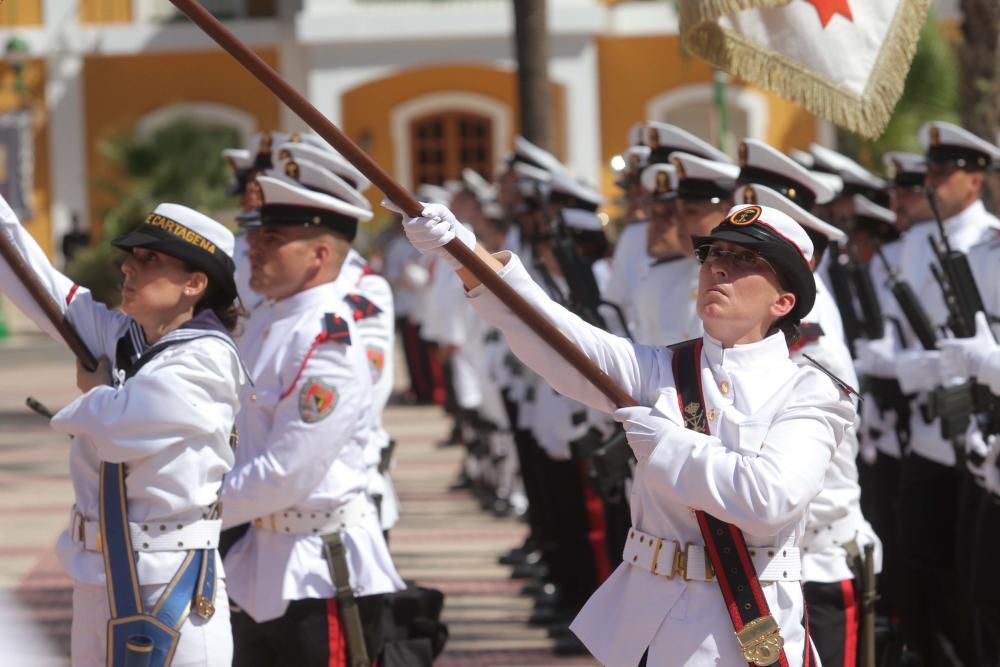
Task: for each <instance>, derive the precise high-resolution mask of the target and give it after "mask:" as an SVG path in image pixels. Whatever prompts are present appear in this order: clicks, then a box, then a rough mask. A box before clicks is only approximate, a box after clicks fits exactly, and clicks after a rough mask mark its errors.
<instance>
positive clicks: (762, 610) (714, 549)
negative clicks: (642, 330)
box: [670, 338, 788, 667]
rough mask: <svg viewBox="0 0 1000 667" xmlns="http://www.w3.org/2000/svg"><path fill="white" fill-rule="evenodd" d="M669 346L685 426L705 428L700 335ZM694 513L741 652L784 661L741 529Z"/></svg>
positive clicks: (762, 661)
mask: <svg viewBox="0 0 1000 667" xmlns="http://www.w3.org/2000/svg"><path fill="white" fill-rule="evenodd" d="M670 349H671V350H673V371H674V383H675V385H676V387H677V400H678V402H679V403H680V408H681V414H682V415H683V416H684V423H685V425H686V426H687V428H690V429H692V430H694V431H697V432H699V433H704V434H708V433H709V425H708V420H707V419H706V417H705V398H704V395H703V393H702V388H701V350H702V339H700V338H697V339H695V340H689V341H685V342H683V343H678V344H676V345H672V346H671V348H670ZM695 516H696V517H697V518H698V527H699V528H700V529H701V536H702V538H703V539H704V540H705V548H706V549H707V550H708V556H709V559H710V560H711V561H712V568H713V569H714V570H715V577H716V580H717V581H718V582H719V589H720V590H721V591H722V597H723V599H724V600H725V602H726V609H727V610H728V611H729V618H730V620H732V622H733V629H735V630H736V640H737V641H738V642H739V644H740V649H741V650H742V651H743V657H744V658H746V659H747V662H748V663H749V664H750V665H773V664H778V665H780V666H781V667H788V659H787V657H786V656H785V651H784V649H783V648H782V646H783V645H784V640H782V638H781V635H780V634H778V630H779V627H778V624H777V622H776V621H775V620H774V618H773V617H772V616H771V611H770V609H769V608H768V606H767V600H766V599H765V598H764V591H763V590H762V589H761V586H760V580H759V579H758V578H757V572H756V571H755V570H754V567H753V561H752V560H751V558H750V551H749V549H747V544H746V540H745V539H744V538H743V531H741V530H740V529H739V528H737V527H736V526H734V525H732V524H730V523H726V522H725V521H720V520H719V519H716V518H715V517H713V516H711V515H710V514H708V513H706V512H704V511H702V510H697V511H695Z"/></svg>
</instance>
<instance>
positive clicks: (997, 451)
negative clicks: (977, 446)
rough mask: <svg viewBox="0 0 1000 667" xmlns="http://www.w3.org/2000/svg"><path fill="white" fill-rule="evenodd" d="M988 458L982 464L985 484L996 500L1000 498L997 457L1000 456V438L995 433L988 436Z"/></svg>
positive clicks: (999, 471)
mask: <svg viewBox="0 0 1000 667" xmlns="http://www.w3.org/2000/svg"><path fill="white" fill-rule="evenodd" d="M986 447H987V453H986V459H985V460H984V461H983V465H982V466H981V470H982V479H983V486H985V487H986V490H987V491H989V492H990V495H991V496H993V500H994V501H998V500H1000V468H998V467H997V458H1000V438H998V437H997V436H995V435H991V436H988V437H987V438H986Z"/></svg>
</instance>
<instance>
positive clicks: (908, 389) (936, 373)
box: [896, 350, 950, 394]
mask: <svg viewBox="0 0 1000 667" xmlns="http://www.w3.org/2000/svg"><path fill="white" fill-rule="evenodd" d="M896 377H897V378H899V387H900V388H901V389H902V390H903V393H904V394H912V393H914V392H918V391H930V390H931V389H934V388H936V387H941V386H943V385H945V384H948V380H949V379H950V376H947V375H945V374H944V373H943V372H942V368H941V353H940V352H938V351H937V350H907V351H903V352H900V353H899V354H897V355H896Z"/></svg>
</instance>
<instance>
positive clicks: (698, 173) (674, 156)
mask: <svg viewBox="0 0 1000 667" xmlns="http://www.w3.org/2000/svg"><path fill="white" fill-rule="evenodd" d="M670 163H671V164H673V165H674V168H675V169H677V198H678V199H688V200H714V201H715V202H716V203H718V202H720V201H723V200H726V199H732V196H733V190H735V189H736V179H737V177H738V176H739V175H740V168H739V167H737V166H736V165H735V164H733V163H731V162H718V161H716V160H706V159H705V158H702V157H698V156H697V155H691V154H690V153H680V152H677V153H671V154H670Z"/></svg>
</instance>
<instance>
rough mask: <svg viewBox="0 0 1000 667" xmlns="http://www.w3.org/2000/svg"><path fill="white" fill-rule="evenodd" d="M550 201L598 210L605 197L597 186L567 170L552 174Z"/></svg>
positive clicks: (560, 204) (567, 206)
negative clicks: (584, 181)
mask: <svg viewBox="0 0 1000 667" xmlns="http://www.w3.org/2000/svg"><path fill="white" fill-rule="evenodd" d="M549 203H550V204H553V205H555V206H563V207H566V208H578V209H583V210H586V211H597V209H598V208H600V206H601V204H603V203H604V197H603V195H601V193H600V192H598V191H597V188H594V187H592V186H590V185H587V184H585V183H581V182H580V181H578V180H576V179H575V178H573V176H572V174H570V173H569V172H567V171H559V172H556V173H553V174H552V180H551V181H550V182H549Z"/></svg>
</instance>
